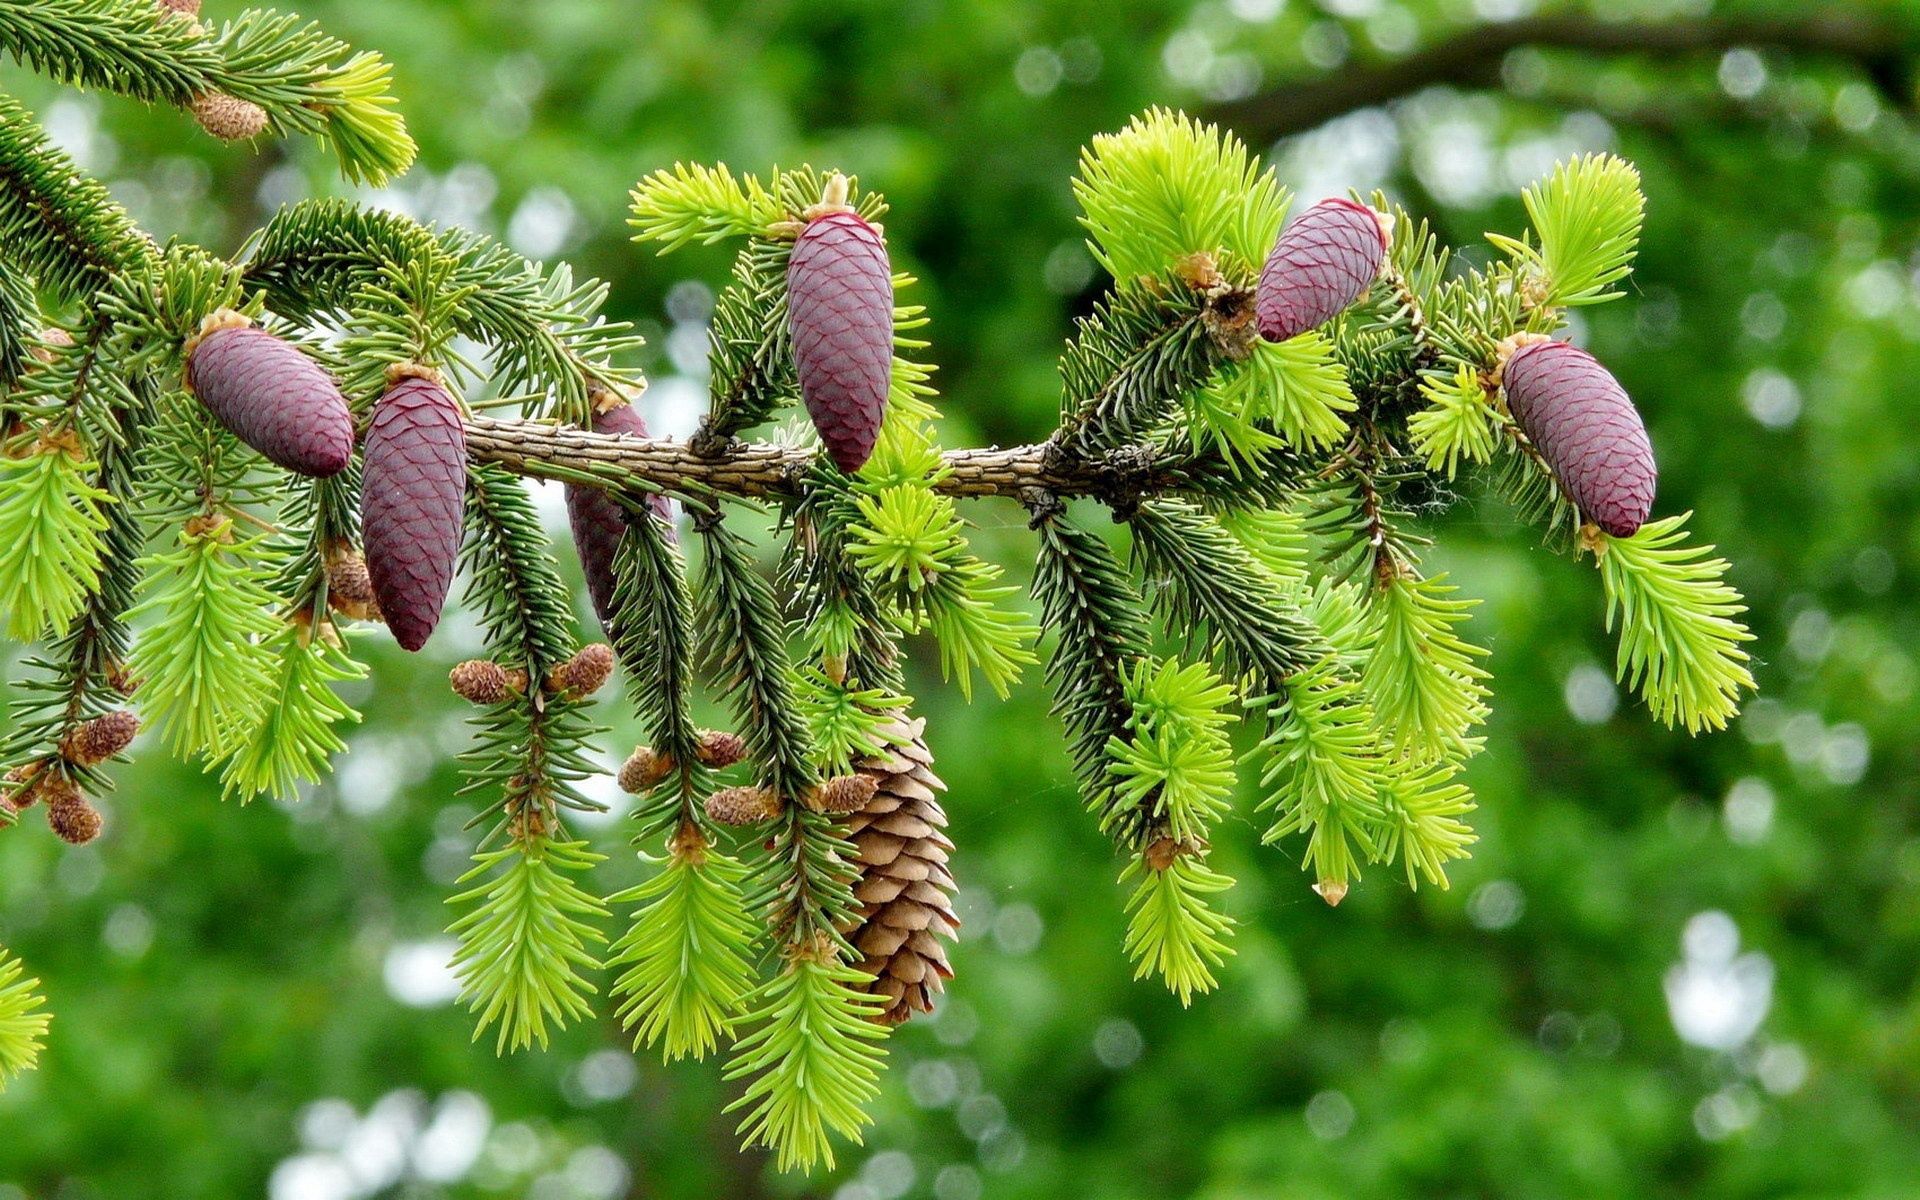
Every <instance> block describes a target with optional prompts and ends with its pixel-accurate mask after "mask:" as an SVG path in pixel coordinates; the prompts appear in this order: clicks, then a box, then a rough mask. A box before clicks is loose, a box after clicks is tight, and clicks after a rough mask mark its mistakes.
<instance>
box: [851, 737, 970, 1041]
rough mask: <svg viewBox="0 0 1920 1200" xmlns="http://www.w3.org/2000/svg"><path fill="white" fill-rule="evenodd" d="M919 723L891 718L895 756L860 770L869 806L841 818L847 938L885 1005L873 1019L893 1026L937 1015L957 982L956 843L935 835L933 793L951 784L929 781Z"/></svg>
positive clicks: (941, 820)
mask: <svg viewBox="0 0 1920 1200" xmlns="http://www.w3.org/2000/svg"><path fill="white" fill-rule="evenodd" d="M926 726H927V723H926V720H925V719H924V718H922V719H918V720H913V721H908V720H906V719H904V718H900V717H896V718H894V722H893V728H892V729H891V730H890V731H889V733H890V734H891V735H892V736H894V737H897V739H898V741H899V742H900V743H901V745H899V746H898V747H897V748H896V749H894V750H891V751H889V752H887V753H884V754H879V755H875V756H874V757H872V758H869V759H866V760H864V761H862V762H861V763H860V764H859V770H860V773H861V774H862V775H865V776H867V777H868V778H870V779H872V780H873V782H874V791H873V798H872V799H871V800H869V801H868V802H867V804H866V806H865V807H864V808H862V809H861V810H860V811H859V812H856V813H853V814H852V815H851V816H849V817H848V818H847V831H846V832H847V840H849V841H851V842H852V843H853V846H854V849H855V851H856V852H857V853H856V855H855V861H856V862H857V863H858V865H859V868H860V882H859V883H858V884H857V885H856V886H855V887H854V891H853V894H854V899H855V900H856V901H857V902H858V903H859V905H860V907H859V909H858V910H857V913H856V915H857V916H858V917H859V920H858V921H857V922H855V923H854V924H853V925H852V927H851V928H849V929H846V930H843V932H844V933H846V935H847V940H848V941H849V942H851V943H852V944H853V948H854V949H855V950H857V951H858V952H859V953H860V962H859V964H858V965H859V967H860V969H861V970H862V971H865V972H867V973H868V974H870V975H872V976H873V980H874V982H873V989H872V990H873V993H874V995H876V996H878V997H880V998H881V999H883V1000H885V1001H887V1007H886V1009H885V1011H883V1012H882V1013H881V1014H880V1015H879V1016H878V1017H877V1018H875V1019H876V1020H878V1021H880V1022H881V1023H882V1024H885V1025H898V1024H900V1023H901V1022H903V1021H905V1020H906V1019H907V1018H908V1017H910V1016H912V1015H913V1014H914V1012H916V1011H919V1012H931V1011H933V997H934V995H935V994H936V993H938V992H939V991H940V990H941V988H942V987H943V986H944V981H946V980H948V979H951V978H953V968H952V967H951V966H949V965H948V964H947V947H946V944H945V942H943V941H942V940H941V939H943V938H944V939H948V940H951V939H952V938H953V937H954V936H955V934H956V932H957V931H958V930H959V928H960V918H959V917H957V916H955V915H954V912H953V891H954V883H953V875H952V873H951V872H950V871H949V870H948V869H947V855H949V854H950V853H952V852H953V843H952V842H950V841H948V840H947V837H946V835H945V834H944V833H942V832H941V830H942V829H943V828H945V827H946V824H947V814H946V812H945V811H944V810H943V809H941V807H940V802H939V800H938V798H937V796H938V793H940V792H943V791H945V790H946V787H947V785H946V784H944V783H942V782H941V781H940V777H939V776H937V775H935V774H934V773H933V753H932V751H930V750H928V749H927V743H926V741H925V738H924V736H923V735H924V733H925V731H926Z"/></svg>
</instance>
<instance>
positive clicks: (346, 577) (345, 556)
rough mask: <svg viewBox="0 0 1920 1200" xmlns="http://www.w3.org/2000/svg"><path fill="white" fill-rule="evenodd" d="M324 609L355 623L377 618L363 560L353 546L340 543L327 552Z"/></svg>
mask: <svg viewBox="0 0 1920 1200" xmlns="http://www.w3.org/2000/svg"><path fill="white" fill-rule="evenodd" d="M327 607H328V608H331V609H332V610H333V611H335V612H337V613H339V614H340V615H341V616H343V617H351V618H353V619H354V620H356V621H378V620H379V619H380V605H379V604H378V603H377V602H376V601H375V600H374V598H373V579H372V578H371V577H370V576H368V574H367V560H366V557H365V556H364V555H362V554H361V553H360V552H359V551H358V550H355V549H354V548H353V547H352V546H349V545H345V544H340V545H336V546H334V547H332V548H330V549H329V550H328V552H327Z"/></svg>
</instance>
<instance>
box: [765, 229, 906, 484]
mask: <svg viewBox="0 0 1920 1200" xmlns="http://www.w3.org/2000/svg"><path fill="white" fill-rule="evenodd" d="M787 312H788V316H789V318H790V320H791V322H792V325H793V361H794V367H795V369H796V370H797V371H798V372H799V375H800V395H801V397H802V398H803V399H805V400H806V402H807V415H808V416H810V417H812V418H813V427H814V428H815V429H817V430H819V431H820V440H821V441H823V442H825V443H826V446H827V454H828V455H829V456H831V457H832V459H833V461H834V462H835V463H836V464H838V466H839V467H840V469H841V470H842V471H857V470H859V469H860V468H861V466H862V465H864V464H865V463H866V461H867V459H868V458H869V457H870V456H871V455H872V454H873V447H874V443H876V442H878V441H879V440H880V426H881V424H882V423H883V422H884V421H885V420H886V416H887V387H888V385H889V383H890V382H891V380H892V376H893V269H892V267H890V266H889V265H888V263H887V246H886V243H885V242H884V241H883V240H882V239H881V237H880V231H879V230H877V229H875V228H874V227H873V226H871V225H869V224H867V222H865V221H864V220H862V219H861V218H860V216H859V215H858V214H857V213H853V212H849V211H846V210H844V209H839V210H832V211H828V212H826V213H823V214H822V215H820V216H817V217H815V218H814V219H813V220H811V221H809V222H807V227H806V228H805V229H804V230H802V231H801V233H800V236H799V238H798V239H796V240H795V242H794V244H793V258H792V259H791V261H790V262H789V263H788V266H787Z"/></svg>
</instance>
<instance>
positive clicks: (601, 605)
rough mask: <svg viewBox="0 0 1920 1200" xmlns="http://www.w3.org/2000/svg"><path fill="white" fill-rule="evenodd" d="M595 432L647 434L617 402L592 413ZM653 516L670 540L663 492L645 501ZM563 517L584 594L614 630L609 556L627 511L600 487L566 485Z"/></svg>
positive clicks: (609, 630) (669, 509)
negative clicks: (569, 526) (583, 577)
mask: <svg viewBox="0 0 1920 1200" xmlns="http://www.w3.org/2000/svg"><path fill="white" fill-rule="evenodd" d="M593 431H594V432H595V433H625V434H631V435H632V436H634V437H646V436H647V423H646V422H645V421H643V420H641V419H640V414H639V412H638V411H636V410H635V409H634V407H633V405H631V404H626V403H621V404H619V405H616V406H615V407H613V408H610V409H608V410H606V411H605V412H600V413H596V414H595V415H594V418H593ZM647 503H648V505H649V506H650V507H651V508H652V509H653V515H654V516H656V517H658V518H660V521H661V523H662V525H663V526H664V531H665V533H666V535H667V540H668V541H672V540H674V537H675V535H674V531H673V504H672V502H671V501H669V500H668V499H667V498H666V497H665V496H654V497H652V498H651V499H649V500H648V502H647ZM567 516H568V518H569V519H570V520H571V522H572V524H573V546H574V549H575V550H577V551H579V553H580V569H581V571H582V573H584V574H585V575H586V577H587V595H588V596H589V597H590V598H591V599H592V600H593V611H594V613H595V614H596V615H597V616H599V618H600V627H601V628H602V629H605V630H606V631H607V635H608V636H609V637H611V636H612V635H613V607H614V606H613V595H614V586H615V581H614V574H613V560H614V555H615V554H616V553H618V551H619V549H620V538H621V537H622V536H623V535H624V534H625V533H626V531H627V510H626V509H624V508H622V507H620V504H619V502H618V501H616V500H615V499H614V498H613V497H612V496H609V495H607V493H606V492H605V491H604V490H603V489H601V488H595V487H582V486H580V485H578V484H572V483H570V484H568V485H567Z"/></svg>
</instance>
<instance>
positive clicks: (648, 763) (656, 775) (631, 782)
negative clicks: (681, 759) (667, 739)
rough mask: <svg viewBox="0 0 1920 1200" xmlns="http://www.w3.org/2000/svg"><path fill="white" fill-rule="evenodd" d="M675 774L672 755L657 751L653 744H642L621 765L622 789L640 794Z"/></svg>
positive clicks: (636, 794) (633, 793)
mask: <svg viewBox="0 0 1920 1200" xmlns="http://www.w3.org/2000/svg"><path fill="white" fill-rule="evenodd" d="M671 774H673V758H672V756H671V755H666V754H660V753H657V752H655V750H654V749H653V747H651V746H642V747H640V748H639V749H638V750H635V751H634V752H633V753H632V754H630V755H628V756H627V761H626V762H625V763H623V764H622V765H621V767H620V790H621V791H623V792H627V793H630V794H632V795H635V796H638V795H641V794H643V793H645V792H650V791H652V790H653V789H654V788H656V787H658V786H660V781H661V780H663V779H665V778H666V777H667V776H669V775H671Z"/></svg>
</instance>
